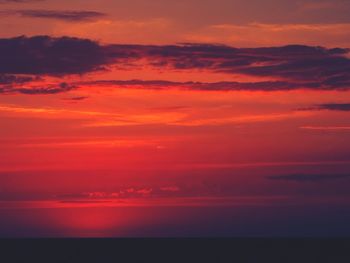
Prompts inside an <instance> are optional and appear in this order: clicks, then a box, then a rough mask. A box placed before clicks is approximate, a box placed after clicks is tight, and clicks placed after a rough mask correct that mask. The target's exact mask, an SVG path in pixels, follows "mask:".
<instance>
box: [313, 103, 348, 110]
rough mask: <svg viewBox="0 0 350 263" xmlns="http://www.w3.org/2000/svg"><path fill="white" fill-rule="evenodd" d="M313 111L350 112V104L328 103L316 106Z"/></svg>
mask: <svg viewBox="0 0 350 263" xmlns="http://www.w3.org/2000/svg"><path fill="white" fill-rule="evenodd" d="M310 109H311V110H330V111H350V103H328V104H320V105H316V106H315V107H313V108H310Z"/></svg>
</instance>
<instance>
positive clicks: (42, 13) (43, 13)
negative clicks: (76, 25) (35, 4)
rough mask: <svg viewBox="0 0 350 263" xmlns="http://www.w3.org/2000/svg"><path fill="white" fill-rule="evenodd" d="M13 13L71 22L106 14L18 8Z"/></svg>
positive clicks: (93, 18)
mask: <svg viewBox="0 0 350 263" xmlns="http://www.w3.org/2000/svg"><path fill="white" fill-rule="evenodd" d="M13 13H15V14H18V15H20V16H23V17H31V18H45V19H57V20H64V21H69V22H78V21H91V20H96V19H98V18H100V17H103V16H105V15H106V14H104V13H100V12H96V11H58V10H17V11H14V12H13Z"/></svg>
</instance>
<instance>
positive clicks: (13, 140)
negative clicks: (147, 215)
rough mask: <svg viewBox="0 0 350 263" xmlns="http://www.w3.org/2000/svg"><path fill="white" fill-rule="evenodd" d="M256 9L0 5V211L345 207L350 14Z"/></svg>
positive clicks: (300, 4) (219, 4) (273, 5)
mask: <svg viewBox="0 0 350 263" xmlns="http://www.w3.org/2000/svg"><path fill="white" fill-rule="evenodd" d="M199 2H200V8H199V7H198V6H199ZM265 2H266V3H265V4H264V5H263V6H260V5H259V7H258V6H257V5H258V3H260V1H255V0H252V1H240V0H237V1H229V0H227V1H225V0H220V1H211V0H207V1H195V0H190V1H176V3H175V2H174V1H152V3H150V2H149V1H146V0H132V1H110V0H102V1H96V0H84V1H79V0H76V1H65V0H62V1H54V0H47V1H24V2H14V1H0V10H1V12H2V17H1V20H2V22H1V24H0V32H1V33H0V55H1V56H2V57H3V58H5V59H4V60H3V62H0V125H1V129H0V149H1V151H0V203H1V202H2V203H1V205H0V211H7V210H6V209H8V208H9V207H16V204H17V205H18V206H19V207H20V208H21V209H28V206H29V207H31V208H33V207H32V206H34V207H36V205H37V204H39V205H38V206H39V207H42V206H44V207H47V206H49V207H51V208H54V207H56V205H57V204H59V205H58V206H60V204H61V205H62V204H68V206H69V207H70V208H71V204H73V207H75V206H78V207H81V206H84V202H92V203H93V204H94V205H93V206H94V207H95V206H97V207H100V205H99V203H98V201H103V202H104V201H106V200H108V202H111V203H108V204H110V206H112V207H114V206H117V207H119V206H120V203H119V202H122V200H124V201H123V202H125V204H126V206H127V207H128V206H135V204H136V206H145V205H146V206H148V205H149V206H152V207H153V206H157V205H160V206H172V205H174V204H176V206H178V205H180V206H181V205H182V206H185V205H186V204H187V205H189V206H191V205H193V206H198V205H207V206H214V207H215V206H221V205H223V204H225V205H227V206H233V205H237V203H238V204H240V206H243V207H245V206H247V207H248V206H250V205H252V203H254V205H257V206H259V207H261V206H266V205H271V206H273V205H274V204H275V202H277V203H278V205H286V206H288V205H291V204H292V205H300V204H303V203H305V199H303V198H310V199H308V200H310V202H309V203H307V202H306V203H307V205H311V206H312V205H315V204H317V205H321V204H324V203H326V202H329V203H331V204H333V205H341V204H343V202H344V201H340V200H345V199H346V200H348V199H347V198H348V197H349V196H348V194H347V193H348V186H349V168H350V157H349V156H350V152H349V149H350V140H349V136H350V121H349V114H350V92H349V85H350V75H349V73H348V72H350V71H349V70H350V57H349V50H348V49H346V48H348V47H350V43H349V41H350V39H349V35H348V31H349V29H350V18H349V16H348V12H349V11H350V4H349V3H348V2H347V1H342V0H338V1H326V0H324V1H311V0H310V1H307V0H303V1H301V0H300V1H287V0H283V1H276V0H266V1H265ZM82 3H84V5H82ZM82 6H83V7H84V8H82ZM21 35H25V36H26V37H18V36H21ZM44 35H45V36H47V37H37V36H44ZM64 36H66V37H68V38H63V37H64ZM83 39H85V40H83ZM178 43H192V44H178ZM194 43H198V44H194ZM262 47H264V48H263V49H262ZM235 198H236V199H235ZM237 198H238V199H237ZM247 198H248V200H249V201H246V200H247ZM249 198H250V199H249ZM198 200H199V201H198ZM311 200H312V201H311ZM10 201H11V202H12V203H11V202H10ZM29 201H30V202H32V203H28V202H29ZM8 202H10V203H8ZM16 202H18V203H16ZM23 202H24V203H23ZM62 202H63V203H62ZM64 202H68V203H64ZM70 202H72V203H70ZM74 202H76V203H74ZM94 202H95V203H94ZM346 202H347V201H346ZM305 205H306V204H305ZM87 206H88V207H90V203H88V205H87ZM17 209H18V208H17ZM55 213H56V212H55ZM50 216H51V217H52V218H55V216H54V215H53V214H52V215H50ZM105 216H106V215H105ZM113 216H115V215H113ZM129 216H130V215H129ZM64 217H65V218H66V219H65V220H67V221H65V222H68V221H69V220H70V221H69V222H71V224H70V226H69V227H73V228H74V226H72V224H73V225H74V224H75V225H79V224H85V227H86V229H88V228H90V230H91V229H94V230H93V231H95V230H96V226H94V224H93V223H92V222H102V223H101V224H102V225H103V224H107V225H108V222H107V221H108V220H107V221H106V220H105V217H104V216H102V215H101V216H95V218H93V219H89V220H86V221H85V223H84V222H80V221H79V222H76V221H74V220H73V219H68V218H67V216H66V215H65V216H64ZM160 217H161V216H160ZM9 218H11V216H10V217H9ZM131 218H132V215H131ZM56 219H57V218H56ZM18 220H19V219H18ZM159 220H165V219H164V218H162V219H159ZM166 220H169V219H166ZM53 221H55V220H53ZM56 221H57V220H56ZM56 221H55V222H56ZM2 224H3V226H6V222H2ZM18 224H20V221H19V223H18ZM62 224H63V225H64V223H62ZM111 224H112V225H113V223H111ZM123 224H125V222H124V223H123ZM112 225H111V226H110V227H112ZM60 227H62V225H60ZM66 227H67V226H66ZM97 228H98V227H97ZM1 229H2V228H1V227H0V236H1V233H2V232H1V231H2V230H1ZM86 229H85V230H86ZM85 230H79V231H82V232H79V231H78V232H74V233H75V234H74V235H83V236H84V235H86V233H85V234H84V231H85ZM62 231H63V230H62ZM96 231H97V232H98V229H97V230H96ZM4 233H5V232H4ZM93 233H94V234H93V235H95V234H96V233H95V232H93ZM105 234H106V233H105ZM124 234H125V232H120V233H119V232H118V235H124ZM29 235H30V234H29ZM97 235H98V233H97ZM136 235H137V234H136Z"/></svg>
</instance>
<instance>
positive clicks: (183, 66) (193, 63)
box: [110, 43, 350, 89]
mask: <svg viewBox="0 0 350 263" xmlns="http://www.w3.org/2000/svg"><path fill="white" fill-rule="evenodd" d="M110 48H111V49H113V50H114V52H117V53H118V54H120V53H124V54H126V53H127V54H128V57H129V58H132V59H133V60H134V59H137V58H143V59H144V58H146V59H148V61H149V64H150V65H152V66H154V67H159V68H162V69H176V70H189V69H199V70H206V71H212V72H223V73H228V74H245V75H250V76H257V77H271V78H274V79H278V80H279V81H283V82H288V83H291V85H293V86H296V85H299V86H304V87H311V88H317V89H347V88H349V86H350V59H349V58H348V57H347V55H348V52H349V50H348V49H343V48H332V49H327V48H323V47H312V46H302V45H289V46H283V47H267V48H234V47H229V46H224V45H203V44H186V43H185V44H181V45H167V46H137V45H114V46H110Z"/></svg>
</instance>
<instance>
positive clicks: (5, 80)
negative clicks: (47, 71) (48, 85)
mask: <svg viewBox="0 0 350 263" xmlns="http://www.w3.org/2000/svg"><path fill="white" fill-rule="evenodd" d="M34 80H38V78H35V77H31V76H14V75H6V74H2V75H0V85H10V84H11V85H13V84H23V83H26V82H30V81H34Z"/></svg>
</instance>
